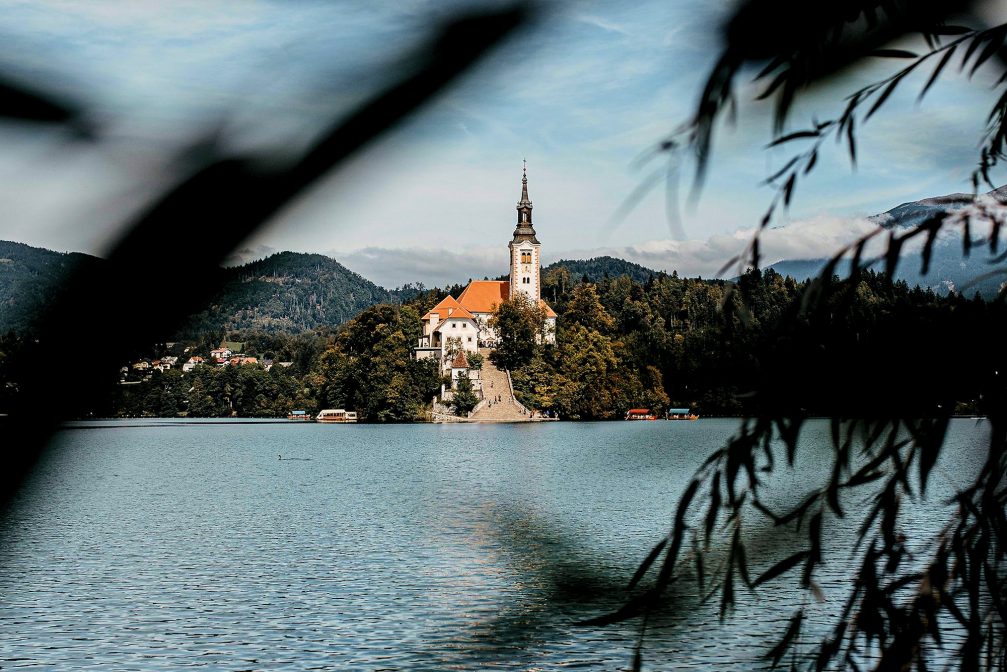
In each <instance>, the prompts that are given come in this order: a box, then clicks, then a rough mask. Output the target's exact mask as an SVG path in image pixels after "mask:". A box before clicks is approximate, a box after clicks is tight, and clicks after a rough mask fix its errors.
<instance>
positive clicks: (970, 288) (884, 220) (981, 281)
mask: <svg viewBox="0 0 1007 672" xmlns="http://www.w3.org/2000/svg"><path fill="white" fill-rule="evenodd" d="M980 201H981V202H982V203H984V204H985V205H986V206H987V207H988V208H992V209H994V210H997V211H999V213H1000V216H1001V217H1005V216H1007V207H1005V205H1004V204H1005V203H1007V186H1004V187H1000V188H998V189H994V190H992V191H990V192H987V193H986V194H983V195H982V196H980ZM972 203H973V200H972V195H971V194H963V193H957V194H948V195H947V196H938V197H935V198H925V199H922V200H919V201H911V202H909V203H903V204H901V205H898V206H896V207H894V208H892V209H891V210H888V211H886V212H883V213H881V214H880V215H874V216H873V217H869V218H868V219H869V221H871V222H872V223H874V224H877V225H878V226H881V227H884V228H886V229H890V230H892V231H895V232H899V231H905V230H907V229H910V228H912V227H915V226H918V225H919V224H921V223H923V222H925V221H926V220H927V219H928V218H930V217H933V216H934V215H937V214H940V213H950V212H955V211H958V210H961V209H963V208H966V207H968V206H969V205H972ZM946 228H947V230H946V231H942V232H941V233H940V235H938V237H937V240H936V242H935V243H934V247H933V253H932V257H931V260H930V270H929V271H928V273H927V274H926V275H921V274H920V269H921V268H922V263H923V257H922V253H921V250H920V246H921V245H922V242H923V241H922V236H921V237H920V240H919V243H918V244H915V245H914V247H909V248H907V249H904V250H903V252H902V256H901V260H900V261H899V265H898V267H897V269H896V273H895V276H896V278H897V279H899V280H905V281H906V282H907V283H909V284H910V285H917V284H918V285H920V286H921V287H929V288H930V289H932V290H933V291H935V292H937V293H940V294H947V293H948V292H950V291H958V292H962V291H964V292H966V293H967V294H969V295H972V294H973V293H974V292H979V294H980V295H982V296H984V297H986V298H992V297H994V296H996V294H997V292H999V291H1000V286H1001V284H1002V283H1003V282H1004V280H1005V279H1007V277H1005V276H1002V275H995V276H991V277H987V276H988V274H989V273H990V271H992V270H994V269H995V268H996V266H993V265H991V264H992V257H991V255H990V253H989V248H988V246H985V245H984V244H983V243H982V242H978V241H979V240H980V239H982V238H984V237H985V236H987V235H988V233H989V232H988V230H986V228H985V227H975V228H974V229H973V231H972V238H973V240H976V241H977V243H975V244H974V245H973V247H972V250H971V252H970V254H969V256H968V257H966V256H964V255H963V254H962V234H961V231H960V230H959V229H957V228H953V227H946ZM1001 247H1003V246H1002V245H1001ZM876 252H880V250H876ZM827 262H828V259H824V258H821V259H785V260H783V261H779V262H776V263H775V264H772V265H771V266H770V268H773V269H774V270H776V271H777V272H778V273H780V274H782V275H790V276H792V277H793V278H795V279H797V280H804V279H806V278H810V277H814V276H816V275H818V274H819V273H820V272H821V271H822V269H823V268H824V267H825V264H826V263H827ZM870 267H871V268H873V269H874V270H882V269H883V268H884V263H883V262H881V261H877V262H875V263H873V264H871V266H870ZM839 271H840V272H841V273H844V274H845V273H848V272H849V266H848V264H840V266H839Z"/></svg>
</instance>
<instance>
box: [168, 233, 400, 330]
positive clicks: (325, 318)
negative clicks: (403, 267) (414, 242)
mask: <svg viewBox="0 0 1007 672" xmlns="http://www.w3.org/2000/svg"><path fill="white" fill-rule="evenodd" d="M224 272H225V274H226V281H225V283H224V286H223V288H222V289H221V291H220V292H219V293H217V294H216V295H215V296H213V297H212V298H210V304H209V305H208V306H207V307H206V308H205V309H204V310H202V311H200V312H199V313H197V314H195V315H193V317H192V318H191V319H190V320H189V321H188V324H187V325H186V328H185V329H184V330H183V331H182V333H180V334H179V335H178V336H179V337H191V336H194V335H197V334H199V333H203V332H207V331H218V330H224V331H229V332H230V331H238V330H257V331H264V332H267V333H281V332H288V333H298V332H301V331H307V330H312V329H316V328H318V327H323V326H327V327H334V326H337V325H340V324H343V323H344V322H346V321H347V320H349V319H350V318H352V317H353V316H355V315H357V314H358V313H359V312H360V311H361V310H363V309H364V308H366V307H367V306H372V305H374V304H376V303H386V302H388V301H390V300H391V298H392V297H391V294H390V293H389V292H388V291H387V290H385V289H383V288H381V287H378V286H377V285H375V284H374V283H373V282H371V281H369V280H367V279H366V278H364V277H362V276H360V275H358V274H356V273H354V272H353V271H350V270H349V269H347V268H346V267H345V266H343V265H342V264H340V263H339V262H338V261H336V260H335V259H332V258H330V257H326V256H323V255H320V254H300V253H297V252H280V253H278V254H274V255H272V256H270V257H267V258H266V259H262V260H259V261H253V262H251V263H249V264H245V265H243V266H238V267H236V268H229V269H226V270H225V271H224Z"/></svg>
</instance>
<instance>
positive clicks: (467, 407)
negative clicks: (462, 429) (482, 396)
mask: <svg viewBox="0 0 1007 672" xmlns="http://www.w3.org/2000/svg"><path fill="white" fill-rule="evenodd" d="M478 403H479V397H477V396H476V393H475V390H474V389H473V388H472V381H471V380H469V375H468V374H467V373H465V372H464V371H463V372H461V373H460V374H458V380H457V381H456V382H455V389H454V393H453V396H452V397H451V408H452V409H453V410H454V412H455V415H458V416H461V417H465V416H467V415H468V414H469V413H471V412H472V409H473V408H475V407H476V405H477V404H478Z"/></svg>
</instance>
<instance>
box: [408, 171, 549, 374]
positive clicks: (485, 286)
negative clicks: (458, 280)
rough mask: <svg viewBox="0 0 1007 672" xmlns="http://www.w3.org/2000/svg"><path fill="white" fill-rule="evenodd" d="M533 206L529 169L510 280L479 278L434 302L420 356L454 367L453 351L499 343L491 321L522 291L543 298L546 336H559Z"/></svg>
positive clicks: (513, 245) (523, 180)
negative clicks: (544, 281)
mask: <svg viewBox="0 0 1007 672" xmlns="http://www.w3.org/2000/svg"><path fill="white" fill-rule="evenodd" d="M531 210H532V204H531V201H530V200H529V199H528V171H527V168H526V169H525V171H524V174H523V175H522V177H521V200H520V201H518V204H517V212H518V218H517V227H516V228H515V229H514V236H513V238H512V239H511V241H510V242H509V243H508V244H507V247H508V249H509V250H510V279H509V280H473V281H471V282H470V283H469V285H468V287H466V288H465V291H463V292H462V293H461V295H459V297H458V299H457V300H455V298H454V297H451V296H449V297H447V298H445V299H444V300H443V301H441V302H440V303H438V304H437V305H436V306H434V308H433V309H432V310H431V311H430V312H429V313H427V314H426V315H424V316H423V336H422V337H421V338H420V340H419V344H418V347H417V348H416V358H417V359H424V358H427V357H439V358H440V361H441V362H442V363H443V365H444V366H445V367H449V366H450V364H451V362H450V361H449V360H450V357H449V354H450V353H451V352H452V351H453V350H458V349H461V350H463V351H465V352H477V351H478V350H479V348H480V347H490V348H492V347H494V346H495V345H496V334H495V333H494V332H493V328H492V327H490V325H489V320H490V318H491V317H492V316H493V314H494V313H495V312H496V309H497V306H499V305H500V304H501V303H503V302H504V301H507V300H508V299H510V297H512V296H516V295H517V294H518V293H519V292H520V293H523V294H525V295H526V296H527V297H528V298H529V299H530V300H531V301H533V302H536V303H538V304H539V305H540V306H541V307H542V309H543V310H544V311H545V314H546V325H545V326H546V336H545V339H546V341H547V342H549V343H552V342H554V341H555V338H556V313H555V312H554V311H553V309H552V308H550V307H549V305H548V304H546V302H545V301H543V300H542V282H541V267H542V257H541V247H542V244H541V243H539V242H538V238H537V237H536V235H535V229H534V228H533V227H532V223H531ZM455 339H457V340H455ZM452 346H460V348H459V347H452Z"/></svg>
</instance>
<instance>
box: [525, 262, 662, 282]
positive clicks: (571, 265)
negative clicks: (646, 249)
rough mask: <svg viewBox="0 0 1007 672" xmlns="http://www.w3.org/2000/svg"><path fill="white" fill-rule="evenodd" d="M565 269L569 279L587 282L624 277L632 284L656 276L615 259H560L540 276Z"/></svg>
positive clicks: (652, 271) (651, 271) (653, 273)
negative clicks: (631, 281)
mask: <svg viewBox="0 0 1007 672" xmlns="http://www.w3.org/2000/svg"><path fill="white" fill-rule="evenodd" d="M560 269H565V270H566V272H567V273H569V275H570V277H572V278H575V279H576V280H583V279H587V281H588V282H600V281H602V280H605V279H607V278H619V277H622V276H624V275H625V276H626V277H628V278H630V279H631V280H633V281H634V282H640V283H644V282H647V280H648V279H649V278H650V277H651V276H653V275H656V274H657V271H655V270H652V269H650V268H647V267H646V266H641V265H640V264H636V263H633V262H632V261H626V260H625V259H617V258H616V257H607V256H606V257H592V258H591V259H560V260H559V261H557V262H555V263H552V264H549V265H548V266H546V267H544V268H543V269H542V276H543V277H545V276H546V275H549V273H551V272H552V271H558V270H560Z"/></svg>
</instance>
